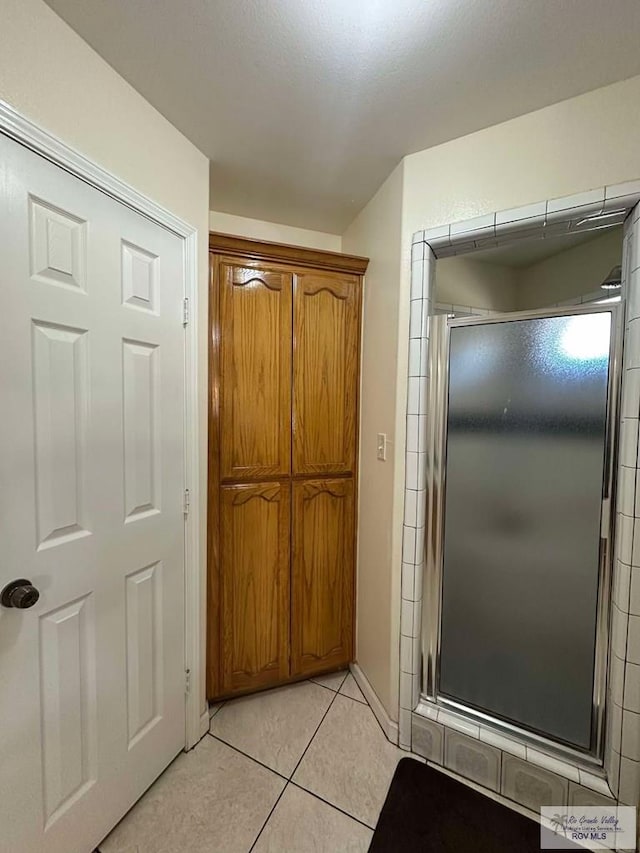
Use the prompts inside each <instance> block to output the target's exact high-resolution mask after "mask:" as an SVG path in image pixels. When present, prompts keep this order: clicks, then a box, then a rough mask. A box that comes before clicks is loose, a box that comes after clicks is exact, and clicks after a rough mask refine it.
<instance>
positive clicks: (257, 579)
mask: <svg viewBox="0 0 640 853" xmlns="http://www.w3.org/2000/svg"><path fill="white" fill-rule="evenodd" d="M290 491H291V490H290V485H289V483H261V484H255V485H253V484H252V485H241V486H223V487H222V489H221V502H220V503H221V506H220V529H221V561H220V565H221V574H220V598H221V605H222V620H221V622H222V625H221V628H222V630H221V636H220V642H221V646H222V655H221V657H222V667H221V670H222V671H221V686H222V692H224V693H225V694H228V693H234V692H237V691H242V692H244V691H246V690H247V689H250V688H254V689H260V688H262V687H268V686H269V685H271V684H277V683H278V682H280V681H281V680H283V679H286V678H288V676H289V564H290V549H289V542H290V533H289V531H290V524H291V511H290V502H291V497H290Z"/></svg>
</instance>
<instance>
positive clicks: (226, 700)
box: [209, 699, 229, 725]
mask: <svg viewBox="0 0 640 853" xmlns="http://www.w3.org/2000/svg"><path fill="white" fill-rule="evenodd" d="M228 701H229V700H228V699H223V700H222V702H220V704H219V705H218V707H217V708H216V709H215V711H214V712H213V714H211V713H209V725H211V720H213V718H214V717H215V715H216V714H217V713H218V711H222V709H223V708H224V706H225V705H226V704H227V702H228Z"/></svg>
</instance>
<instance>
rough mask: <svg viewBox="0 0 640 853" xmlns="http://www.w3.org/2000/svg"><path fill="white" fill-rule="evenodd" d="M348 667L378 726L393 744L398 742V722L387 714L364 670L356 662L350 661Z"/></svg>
mask: <svg viewBox="0 0 640 853" xmlns="http://www.w3.org/2000/svg"><path fill="white" fill-rule="evenodd" d="M349 669H350V670H351V674H352V675H353V677H354V678H355V680H356V682H357V684H358V687H359V688H360V690H362V692H363V694H364V698H365V699H366V700H367V702H368V703H369V705H370V706H371V710H372V711H373V713H374V714H375V716H376V719H377V721H378V722H379V723H380V728H381V729H382V731H383V732H384V733H385V735H386V737H387V740H390V741H391V743H393V744H396V746H397V744H398V724H397V723H396V721H395V720H392V719H391V717H390V716H389V715H388V714H387V712H386V709H385V707H384V705H383V704H382V702H381V701H380V700H379V699H378V696H377V695H376V692H375V690H374V689H373V687H372V686H371V685H370V684H369V681H368V679H367V677H366V675H365V674H364V672H363V671H362V670H361V669H360V667H359V666H358V664H357V663H352V664H350V665H349Z"/></svg>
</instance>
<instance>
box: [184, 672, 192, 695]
mask: <svg viewBox="0 0 640 853" xmlns="http://www.w3.org/2000/svg"><path fill="white" fill-rule="evenodd" d="M184 692H185V693H186V694H187V696H188V695H189V693H191V670H190V669H185V671H184Z"/></svg>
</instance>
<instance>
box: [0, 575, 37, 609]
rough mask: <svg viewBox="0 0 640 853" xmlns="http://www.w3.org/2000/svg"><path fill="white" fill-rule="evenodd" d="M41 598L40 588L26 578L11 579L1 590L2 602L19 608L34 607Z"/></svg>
mask: <svg viewBox="0 0 640 853" xmlns="http://www.w3.org/2000/svg"><path fill="white" fill-rule="evenodd" d="M39 598H40V593H39V592H38V590H37V589H36V588H35V586H33V585H32V583H31V581H28V580H25V579H24V578H19V579H18V580H15V581H11V583H8V584H7V585H6V586H5V588H4V589H3V590H2V592H0V604H2V606H3V607H17V608H18V610H25V609H26V608H27V607H33V605H34V604H35V603H36V601H37V600H38V599H39Z"/></svg>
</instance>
